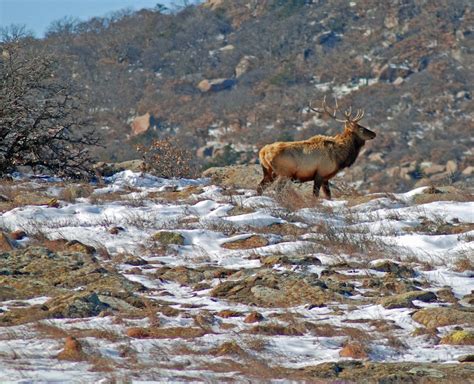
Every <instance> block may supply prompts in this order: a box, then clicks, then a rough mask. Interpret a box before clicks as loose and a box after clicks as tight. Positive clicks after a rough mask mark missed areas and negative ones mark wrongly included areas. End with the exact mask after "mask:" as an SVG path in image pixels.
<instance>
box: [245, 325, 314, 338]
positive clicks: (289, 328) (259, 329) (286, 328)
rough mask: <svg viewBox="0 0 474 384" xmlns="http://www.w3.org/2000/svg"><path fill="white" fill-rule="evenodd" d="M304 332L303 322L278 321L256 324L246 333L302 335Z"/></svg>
mask: <svg viewBox="0 0 474 384" xmlns="http://www.w3.org/2000/svg"><path fill="white" fill-rule="evenodd" d="M305 332H306V329H305V327H304V325H303V324H298V325H296V324H292V325H282V324H278V323H269V324H258V325H255V326H253V327H252V328H251V329H250V330H248V333H252V334H256V335H265V336H302V335H304V333H305Z"/></svg>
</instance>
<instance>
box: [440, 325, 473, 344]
mask: <svg viewBox="0 0 474 384" xmlns="http://www.w3.org/2000/svg"><path fill="white" fill-rule="evenodd" d="M441 344H454V345H474V332H473V331H471V330H464V329H463V330H455V331H452V332H451V333H449V334H447V335H446V336H444V337H443V338H442V339H441Z"/></svg>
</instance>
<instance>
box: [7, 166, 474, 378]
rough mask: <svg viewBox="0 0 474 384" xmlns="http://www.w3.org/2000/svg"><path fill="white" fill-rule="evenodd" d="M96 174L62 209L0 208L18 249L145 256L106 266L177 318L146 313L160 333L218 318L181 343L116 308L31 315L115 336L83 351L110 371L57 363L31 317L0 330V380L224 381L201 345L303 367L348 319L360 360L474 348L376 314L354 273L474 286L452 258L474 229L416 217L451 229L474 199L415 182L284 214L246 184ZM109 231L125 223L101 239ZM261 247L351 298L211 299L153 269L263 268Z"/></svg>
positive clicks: (468, 220) (470, 254) (323, 356)
mask: <svg viewBox="0 0 474 384" xmlns="http://www.w3.org/2000/svg"><path fill="white" fill-rule="evenodd" d="M106 182H107V184H106V186H105V187H100V188H99V187H97V188H96V189H95V190H94V192H93V193H92V195H91V196H89V197H87V198H78V199H76V200H75V201H74V202H71V203H68V202H66V201H61V200H60V204H59V206H58V207H48V206H46V205H41V206H36V205H28V206H19V207H17V208H14V209H11V210H9V211H7V212H4V213H3V214H2V215H1V216H0V227H1V228H3V230H4V231H15V230H23V231H25V232H26V233H27V234H28V237H26V238H25V239H22V240H19V241H18V242H17V245H18V247H26V246H28V244H30V243H31V242H32V241H33V237H35V236H36V237H37V236H38V234H39V233H40V234H41V235H42V236H44V237H46V238H49V239H66V240H77V241H79V242H81V243H84V244H87V245H91V246H93V247H95V248H96V249H99V248H102V249H105V250H106V251H107V253H108V254H109V255H110V260H103V263H104V265H111V264H114V257H116V256H117V255H120V254H130V255H134V256H138V257H140V258H142V259H144V260H146V261H147V262H148V265H147V268H146V269H143V271H142V272H143V273H136V268H141V267H134V268H135V271H134V272H133V271H131V267H130V265H125V264H120V263H117V264H114V266H115V267H116V268H117V270H119V271H120V272H121V273H123V275H124V276H126V277H127V278H128V279H129V280H131V281H137V282H140V283H141V284H143V285H144V286H145V287H147V288H149V291H147V292H146V293H144V295H146V296H147V297H148V298H150V299H152V300H158V301H162V302H169V303H170V305H171V306H172V307H173V308H176V309H179V313H180V314H179V315H178V316H174V317H173V316H166V315H163V314H157V315H156V316H158V317H159V320H160V326H161V327H165V328H166V327H194V326H195V324H196V316H198V315H202V314H203V313H208V314H212V315H213V316H214V318H215V321H214V322H213V323H212V324H211V325H210V328H209V330H208V331H207V332H206V333H205V334H204V335H202V336H200V337H195V338H191V339H186V340H185V339H181V338H146V339H143V338H131V337H127V336H125V332H126V328H127V327H130V326H140V327H148V326H149V325H150V323H149V320H148V319H147V318H144V319H130V320H127V321H125V322H122V324H120V323H118V322H117V321H115V319H114V316H113V315H108V316H103V317H91V318H83V319H73V320H72V319H50V320H41V322H42V323H45V324H48V325H54V326H56V327H59V328H61V329H63V330H66V331H67V330H68V329H71V328H74V329H78V328H81V327H83V328H88V329H90V328H96V329H101V330H108V331H110V332H113V333H116V334H117V335H120V337H117V339H116V340H107V341H104V340H101V339H97V338H93V337H88V338H86V340H85V342H86V343H87V345H88V348H89V349H90V350H93V351H95V352H94V353H96V354H98V355H100V356H102V357H104V358H106V359H109V360H111V361H112V362H114V364H115V366H114V370H113V372H101V371H100V370H92V369H91V362H90V361H79V362H70V361H60V360H58V359H56V358H55V356H56V355H57V354H58V353H59V352H60V351H61V349H62V348H63V345H64V344H63V343H64V340H63V339H61V338H59V339H54V338H47V337H45V336H44V335H41V334H39V333H38V332H37V331H36V330H35V328H34V327H32V326H31V325H30V324H22V325H17V326H13V327H0V382H21V383H26V382H63V381H75V382H94V381H95V382H101V380H103V382H108V381H107V380H109V379H111V378H117V379H118V380H125V381H133V382H137V383H138V382H145V381H159V382H167V381H169V382H176V381H192V380H196V381H206V380H208V381H216V382H218V381H223V380H227V379H231V378H232V377H233V374H234V373H233V372H232V368H229V369H222V370H218V369H215V367H214V368H210V365H212V364H213V365H215V364H218V363H219V362H222V365H223V366H225V364H227V363H226V360H227V359H228V358H229V356H227V355H223V356H215V355H211V354H210V353H209V351H211V350H213V348H218V347H219V346H220V345H222V344H223V343H225V342H229V341H232V342H234V343H237V344H238V345H239V346H240V347H241V348H242V349H243V350H245V351H248V353H249V354H250V355H252V356H253V358H255V359H259V360H261V361H265V362H267V364H268V365H269V366H278V367H284V368H301V367H305V366H310V365H315V364H318V363H322V362H328V361H337V360H340V359H341V357H340V355H339V353H340V351H341V348H342V347H343V345H344V343H346V342H347V341H348V339H352V338H353V337H352V336H350V335H349V333H348V331H347V330H346V328H347V327H349V326H350V327H351V328H355V329H356V330H358V331H360V332H364V333H365V334H367V335H369V336H370V337H369V336H368V337H367V339H364V341H363V343H364V344H366V345H367V351H368V352H367V354H368V356H367V359H369V360H370V361H376V362H401V361H416V362H440V363H447V362H457V359H458V358H459V357H460V356H462V355H466V354H472V353H474V348H473V347H472V346H471V345H449V344H437V343H434V342H433V340H432V339H430V338H427V337H426V335H419V336H413V332H414V331H415V330H416V329H417V328H420V327H421V325H420V324H419V323H417V322H416V321H415V320H413V319H412V314H413V312H414V309H415V308H414V307H408V308H405V307H401V308H394V309H387V308H385V307H384V306H383V305H381V304H380V303H379V302H377V301H376V300H372V301H370V300H368V299H367V298H368V297H370V295H369V296H367V293H368V292H370V291H372V290H373V289H375V288H370V287H367V286H366V285H364V282H363V277H378V278H381V279H383V277H384V276H386V275H387V272H382V271H377V270H375V269H374V268H373V266H374V265H375V264H376V263H377V262H380V261H384V260H387V259H388V260H390V261H391V262H397V263H398V262H400V263H403V264H404V265H405V264H407V265H410V267H412V268H413V270H414V271H415V272H416V276H414V277H413V278H411V279H408V280H409V281H414V280H416V281H417V282H418V283H417V284H418V285H419V286H420V287H421V288H422V289H423V290H429V291H432V292H437V291H438V290H439V289H441V288H446V287H448V288H450V289H451V290H452V293H453V295H454V296H455V298H456V299H457V300H462V299H463V297H464V296H466V295H468V294H470V293H471V292H472V291H473V290H474V278H473V277H474V271H469V270H464V271H459V268H457V265H458V263H459V262H460V260H466V259H467V260H470V261H471V263H472V261H473V258H474V231H473V230H469V228H468V230H466V231H460V232H456V231H451V232H452V233H446V234H444V233H442V231H434V233H430V232H429V231H428V230H420V228H422V226H423V223H426V222H430V223H435V224H439V225H450V226H451V227H459V226H463V225H464V226H466V225H472V224H473V223H474V202H472V201H465V202H457V201H433V202H430V203H426V204H416V197H417V195H419V194H423V193H424V188H419V189H416V190H413V191H410V192H408V193H405V194H395V195H391V196H390V197H387V196H385V195H383V196H382V195H381V196H378V197H377V196H374V198H373V199H371V200H370V201H368V202H365V203H362V204H358V205H353V204H349V202H348V201H345V200H335V201H324V200H322V201H320V202H319V203H318V204H316V205H315V206H314V207H306V208H301V209H298V210H294V211H289V210H288V209H286V208H285V207H282V206H281V205H279V204H278V203H277V200H275V199H274V198H273V197H272V196H256V194H255V192H254V191H252V190H237V191H233V193H228V191H226V190H225V189H223V188H221V187H219V186H215V185H210V184H209V180H206V179H199V180H167V179H161V178H156V177H153V176H150V175H143V174H137V173H133V172H131V171H124V172H122V173H119V174H116V175H114V176H113V177H111V178H109V179H108V180H107V181H106ZM49 184H51V186H48V185H49ZM31 186H32V187H31V188H32V189H35V188H38V189H41V188H42V189H45V188H47V189H48V188H49V189H48V191H49V192H48V193H49V194H50V195H51V196H52V197H54V196H55V195H56V196H61V195H60V192H61V188H62V187H61V186H56V184H55V182H51V183H50V182H49V181H46V182H38V181H36V182H31ZM189 188H194V190H193V191H194V192H193V193H189V194H183V196H185V197H184V198H182V199H175V200H166V199H165V198H163V197H160V198H156V196H164V195H160V193H164V192H167V191H171V192H173V193H176V194H178V193H179V192H183V191H186V190H188V189H189ZM113 193H115V194H120V199H117V200H109V199H101V198H102V197H104V196H107V195H110V194H113ZM153 196H155V197H153ZM113 226H115V227H121V228H122V229H123V230H120V231H119V232H118V233H111V231H110V228H111V227H113ZM278 226H287V227H289V228H294V230H295V234H293V235H292V234H288V233H286V232H281V233H278V231H275V230H273V229H271V228H276V227H278ZM470 228H471V229H472V226H471V227H470ZM160 231H168V232H170V231H171V232H173V233H175V234H180V235H181V238H182V242H181V243H177V244H172V245H170V246H168V247H165V249H164V251H163V248H160V252H157V251H156V246H155V245H156V244H155V243H156V241H154V240H153V236H154V235H155V234H156V233H157V232H160ZM253 235H255V236H259V237H261V238H264V239H265V240H266V242H265V244H264V245H260V246H258V247H249V248H248V249H245V247H242V248H243V249H239V247H234V248H232V247H226V246H225V245H226V244H229V243H234V242H236V241H245V240H246V239H249V238H250V237H251V236H253ZM331 242H332V243H331ZM331 244H332V245H331ZM271 255H284V256H292V255H297V256H307V257H310V258H313V259H314V260H315V263H314V265H307V264H305V265H301V264H292V263H291V262H290V263H286V264H285V263H275V264H273V265H270V268H273V270H274V271H275V272H276V273H285V271H290V272H294V273H304V274H306V275H307V276H313V277H314V278H321V277H322V275H323V274H324V271H327V270H333V271H337V273H338V276H342V277H341V279H344V281H345V282H346V283H348V284H353V285H354V286H355V288H354V292H353V294H352V295H350V296H347V297H346V298H345V299H344V300H343V301H339V302H327V303H325V305H324V306H316V307H314V306H310V305H307V304H301V305H294V306H287V307H278V306H273V307H265V306H259V305H252V303H246V302H239V301H238V300H237V301H229V300H226V299H224V298H219V297H213V296H211V289H212V288H215V287H217V286H218V285H219V284H220V283H222V278H221V277H218V278H214V279H210V280H209V281H208V283H209V288H208V289H202V290H195V289H193V288H192V287H191V286H189V285H185V284H180V283H178V282H176V281H169V280H166V279H160V278H157V277H156V276H155V275H154V271H155V270H156V269H157V268H161V267H163V266H169V267H176V266H183V267H186V268H203V267H204V268H205V267H210V266H212V267H223V268H227V269H233V270H241V271H246V272H245V273H246V275H252V274H255V273H258V272H259V270H260V269H262V268H263V267H264V266H263V265H262V260H263V258H264V257H268V256H271ZM97 257H99V258H100V256H97ZM316 261H317V262H316ZM252 289H253V288H252ZM45 300H47V297H46V298H45V297H37V298H31V299H30V302H26V301H25V302H24V303H23V305H33V304H41V303H43V302H44V301H45ZM413 304H414V305H415V306H416V307H418V308H425V307H426V308H429V307H446V306H449V305H451V304H449V303H446V302H443V301H442V300H441V299H439V300H436V301H435V302H422V301H414V302H413ZM10 305H12V303H11V301H8V300H7V301H4V302H1V303H0V308H1V309H2V310H3V311H5V313H6V312H8V311H9V308H10ZM465 305H469V304H465ZM222 310H232V311H235V312H238V313H242V314H244V315H247V314H249V313H251V312H254V311H257V312H259V313H260V314H261V315H262V316H263V321H261V322H260V323H259V324H260V325H262V326H263V325H265V324H266V325H283V326H284V327H290V323H291V321H290V323H288V321H285V317H286V318H291V319H297V320H298V321H300V320H301V321H304V322H305V323H307V324H313V325H314V327H316V328H317V327H329V328H332V329H334V330H335V331H334V332H333V333H334V334H331V333H330V332H328V335H325V336H322V335H321V333H319V334H318V332H311V331H308V329H310V328H306V330H305V329H303V330H302V331H301V332H295V334H291V333H290V334H266V333H265V332H261V333H260V334H254V333H251V332H250V330H252V332H256V331H255V328H253V327H255V324H249V323H245V322H244V321H243V319H244V315H242V316H235V317H228V318H220V317H218V316H217V317H216V314H217V313H219V312H220V311H222ZM1 316H2V315H1V314H0V319H1ZM378 321H383V322H387V323H389V324H390V326H391V327H390V331H389V332H386V331H381V330H380V329H379V328H378V327H377V322H378ZM224 323H225V325H226V326H225V327H224V326H222V324H224ZM452 329H453V326H452V325H448V326H442V327H438V329H437V331H438V335H439V336H440V337H442V336H443V335H445V334H447V333H449V332H450V331H451V330H452ZM393 338H396V339H398V340H400V343H399V345H395V343H393ZM255 340H258V341H259V343H260V344H261V346H260V347H259V348H256V347H252V345H254V344H255ZM252 343H253V344H252ZM124 346H127V348H130V349H132V350H133V351H134V354H135V359H136V368H135V369H134V368H130V366H129V365H127V364H126V363H125V362H124V361H125V358H124V357H123V353H121V352H120V351H121V350H122V349H123V348H124ZM183 350H186V351H187V352H183ZM235 359H236V360H239V359H240V360H242V357H238V356H237V357H235ZM211 362H212V364H211Z"/></svg>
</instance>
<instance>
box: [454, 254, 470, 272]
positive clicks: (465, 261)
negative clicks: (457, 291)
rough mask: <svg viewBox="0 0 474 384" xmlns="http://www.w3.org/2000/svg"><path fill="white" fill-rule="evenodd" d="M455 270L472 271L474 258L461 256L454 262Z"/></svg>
mask: <svg viewBox="0 0 474 384" xmlns="http://www.w3.org/2000/svg"><path fill="white" fill-rule="evenodd" d="M453 269H454V271H455V272H465V271H474V260H473V259H472V257H471V258H470V257H468V256H462V257H460V258H458V259H457V260H456V261H455V262H454V268H453Z"/></svg>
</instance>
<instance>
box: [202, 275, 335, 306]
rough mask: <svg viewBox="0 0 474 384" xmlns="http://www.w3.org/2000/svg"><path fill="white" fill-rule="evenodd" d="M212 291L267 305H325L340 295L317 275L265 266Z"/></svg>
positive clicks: (228, 298) (231, 298)
mask: <svg viewBox="0 0 474 384" xmlns="http://www.w3.org/2000/svg"><path fill="white" fill-rule="evenodd" d="M211 295H212V296H214V297H219V298H225V299H227V300H233V301H237V302H241V303H246V304H252V303H253V304H257V305H261V306H264V307H278V306H282V307H288V306H293V305H301V304H318V305H322V304H324V303H325V302H327V301H329V300H334V299H335V297H336V293H335V292H333V291H331V290H330V289H328V287H327V285H326V284H325V283H324V282H323V281H321V280H319V279H317V278H314V277H310V276H305V275H303V274H298V273H293V272H285V273H279V272H277V271H274V270H262V271H260V272H258V273H257V274H254V275H252V276H247V277H244V278H242V279H240V280H227V281H224V282H222V283H220V284H219V285H217V286H216V287H215V288H214V289H213V290H212V291H211Z"/></svg>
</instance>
